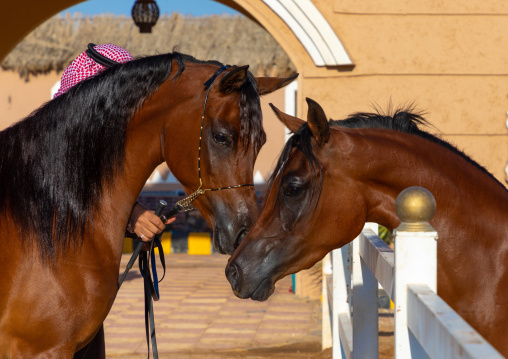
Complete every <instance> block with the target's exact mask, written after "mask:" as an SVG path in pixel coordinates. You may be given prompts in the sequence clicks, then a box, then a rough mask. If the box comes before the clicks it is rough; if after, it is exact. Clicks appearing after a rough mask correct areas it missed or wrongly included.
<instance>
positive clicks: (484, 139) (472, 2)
mask: <svg viewBox="0 0 508 359" xmlns="http://www.w3.org/2000/svg"><path fill="white" fill-rule="evenodd" d="M219 1H220V2H222V3H224V4H226V5H229V6H232V7H234V8H236V9H237V10H240V11H242V12H243V13H244V14H246V15H247V16H249V17H251V18H252V19H254V20H255V21H257V22H258V23H259V24H260V25H261V26H263V27H265V28H266V29H267V30H268V31H269V32H270V33H271V34H272V36H273V37H274V38H275V39H276V40H277V41H278V42H279V43H280V44H281V46H282V47H283V49H284V50H285V51H286V52H287V54H288V55H289V57H290V58H291V60H292V61H293V63H294V64H295V66H296V67H297V69H298V72H300V74H301V75H300V77H299V79H298V88H299V91H298V103H297V114H298V115H299V116H300V117H304V118H305V114H306V104H305V101H304V99H305V97H310V98H313V99H314V100H316V101H318V102H319V103H320V104H321V105H322V106H323V108H324V109H325V111H326V113H327V115H328V116H329V117H332V118H335V119H339V118H342V117H344V116H346V115H347V114H349V113H351V112H356V111H369V110H371V109H372V104H377V105H379V106H380V107H381V108H386V107H387V106H388V103H392V104H393V105H394V106H398V105H404V104H408V103H414V104H415V106H416V108H417V109H419V110H423V111H426V112H427V113H428V116H427V118H428V119H429V120H430V122H431V123H432V124H434V125H435V126H436V127H437V128H438V130H439V131H440V132H441V133H442V134H443V136H444V138H445V139H447V140H450V141H452V142H454V143H455V144H457V145H458V146H459V148H461V149H463V150H464V151H465V152H466V153H468V154H469V155H471V156H472V157H473V159H475V160H477V161H478V162H480V163H481V164H482V165H484V166H485V167H486V168H487V169H488V170H490V171H491V172H492V173H493V174H494V175H495V176H496V177H497V178H498V179H500V180H501V181H502V182H504V177H505V175H504V168H505V166H506V161H507V159H508V136H507V131H506V125H505V122H506V118H507V116H506V111H508V88H507V86H508V85H507V83H508V82H507V80H508V56H507V55H506V49H507V48H508V2H506V1H504V0H469V1H467V2H464V1H459V0H449V1H446V2H443V1H441V0H429V1H411V2H401V1H397V0H383V1H381V2H380V1H378V0H364V1H361V2H360V1H357V0H312V2H313V3H314V4H315V6H316V7H317V8H318V9H319V11H320V12H321V14H322V15H323V16H324V17H325V19H326V20H327V21H328V22H329V24H330V25H331V27H332V28H333V30H334V31H335V33H336V34H337V36H338V37H339V39H340V41H341V42H342V45H343V46H344V48H345V49H346V51H347V53H348V55H349V57H350V58H351V59H352V61H353V63H354V65H355V66H354V68H353V69H337V68H325V67H316V66H315V65H314V63H313V61H312V59H311V57H310V56H309V54H308V53H307V52H306V50H305V48H304V47H303V46H302V44H301V43H300V42H299V40H298V38H297V37H296V36H295V34H294V33H293V32H292V31H291V30H290V29H289V27H288V26H287V25H286V24H285V23H284V21H283V20H282V19H281V18H279V17H278V16H277V15H276V14H275V13H274V12H273V11H271V10H270V8H269V7H268V6H267V5H265V4H264V3H263V2H261V1H260V0H219ZM78 2H80V1H78V0H52V1H42V2H41V1H36V0H19V1H17V2H7V3H6V4H4V7H3V11H2V13H0V30H1V31H2V33H3V34H9V36H4V37H2V38H0V58H2V57H3V56H5V54H6V53H7V52H8V51H10V49H11V48H12V47H13V46H14V45H15V44H16V43H17V42H18V41H20V40H21V39H22V37H23V36H24V34H26V33H28V31H30V30H31V29H33V28H34V27H35V26H36V25H38V24H39V23H41V22H43V21H44V20H45V19H47V18H49V17H50V16H51V15H53V14H55V13H57V12H58V11H61V10H63V9H65V8H67V7H68V6H71V5H73V4H75V3H78ZM19 9H23V11H19ZM0 87H3V84H2V83H0ZM0 101H2V100H1V99H0Z"/></svg>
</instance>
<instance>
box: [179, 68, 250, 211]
mask: <svg viewBox="0 0 508 359" xmlns="http://www.w3.org/2000/svg"><path fill="white" fill-rule="evenodd" d="M230 67H231V66H230V65H224V66H222V67H221V68H220V69H218V70H217V71H216V72H215V73H214V74H213V76H212V77H210V79H208V81H206V82H205V83H204V84H203V85H204V86H205V88H206V95H205V102H204V104H203V114H202V115H201V129H200V131H199V150H198V176H199V187H198V189H197V190H196V191H194V192H193V193H191V194H190V195H188V196H187V197H185V198H184V199H181V200H180V201H178V202H176V204H175V207H176V208H178V210H179V211H180V212H187V211H190V210H192V209H194V207H193V206H192V202H194V200H195V199H196V198H198V197H199V196H201V195H202V194H205V192H207V191H211V192H213V191H222V190H224V189H230V188H240V187H254V184H252V183H248V184H238V185H234V186H228V187H219V188H202V187H203V182H202V180H201V139H202V137H203V127H204V123H205V110H206V103H207V101H208V94H209V92H210V89H211V88H212V84H213V82H214V81H215V79H216V78H217V77H218V76H219V75H220V74H221V73H222V72H223V71H224V70H226V69H229V68H230Z"/></svg>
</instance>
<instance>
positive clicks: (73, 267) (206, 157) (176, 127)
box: [0, 52, 296, 358]
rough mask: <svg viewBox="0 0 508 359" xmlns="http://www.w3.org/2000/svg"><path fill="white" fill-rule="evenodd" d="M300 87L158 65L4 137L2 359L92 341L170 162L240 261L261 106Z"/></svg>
mask: <svg viewBox="0 0 508 359" xmlns="http://www.w3.org/2000/svg"><path fill="white" fill-rule="evenodd" d="M295 77H296V76H293V77H290V78H257V79H256V78H254V77H253V76H252V74H251V73H250V72H249V71H248V66H243V67H237V66H232V67H227V66H223V64H221V63H219V62H216V61H206V62H205V61H198V60H196V59H194V58H193V57H191V56H188V55H183V54H179V53H176V52H175V53H170V54H164V55H157V56H150V57H145V58H140V59H137V60H133V61H130V62H127V63H125V64H117V65H113V66H112V67H110V68H108V69H106V70H105V71H104V72H102V73H101V74H99V75H97V76H94V77H92V78H90V79H87V80H84V81H82V82H81V83H79V84H78V85H76V86H74V87H73V88H71V89H70V90H69V91H68V92H67V93H65V94H63V95H60V96H59V97H57V98H55V99H54V100H52V101H50V102H48V103H46V104H45V105H43V106H42V107H41V108H39V109H38V110H36V111H35V112H33V113H32V114H31V115H30V116H28V117H27V118H26V119H24V120H23V121H21V122H19V123H17V124H15V125H13V126H12V127H10V128H7V129H6V130H4V131H2V132H0V214H1V216H0V234H1V236H2V240H1V241H0V253H1V264H2V267H3V270H2V276H1V277H0V288H1V290H0V357H2V358H71V357H73V355H74V353H75V352H76V351H78V350H79V349H81V348H83V347H84V346H85V345H86V344H87V343H88V342H89V341H90V340H91V339H92V338H93V337H94V336H95V334H96V333H97V331H98V330H99V328H100V327H101V324H102V322H103V321H104V319H105V318H106V315H107V314H108V312H109V310H110V308H111V306H112V304H113V301H114V299H115V295H116V293H117V290H118V274H119V269H120V268H119V266H120V259H121V254H122V245H123V238H124V234H125V228H126V225H127V220H128V218H129V215H130V211H131V210H132V208H133V206H134V203H135V201H136V199H137V196H138V194H139V193H140V191H141V189H142V188H143V185H144V184H145V182H146V180H147V179H148V177H149V176H150V174H151V173H152V171H153V170H154V169H155V168H156V167H157V166H158V165H159V164H160V163H162V162H164V161H165V162H166V163H167V164H168V166H169V168H170V169H171V171H172V172H173V174H174V175H175V177H176V178H177V179H178V180H179V181H180V182H181V183H182V185H183V187H184V188H185V191H186V192H187V193H193V192H195V191H196V190H198V189H199V191H200V193H202V194H201V195H199V196H198V197H197V198H196V199H195V201H194V203H193V204H194V205H195V207H196V208H197V209H199V210H200V211H201V213H202V214H203V215H204V217H205V218H206V220H207V221H208V223H209V224H210V225H211V227H212V228H213V230H214V235H213V241H214V244H215V246H216V248H217V250H218V251H219V252H221V253H232V252H233V250H234V248H235V245H237V243H238V242H239V241H240V240H241V238H242V237H243V236H244V235H245V233H246V232H247V231H248V229H249V228H250V227H251V225H252V224H253V223H254V221H255V219H256V218H257V216H258V209H257V204H256V194H255V191H254V187H253V186H252V185H251V184H252V183H253V166H254V161H255V159H256V156H257V154H258V152H259V150H260V148H261V146H262V145H263V143H264V141H265V133H264V131H263V128H262V123H261V109H260V102H259V96H260V95H263V94H267V93H270V92H272V91H274V90H276V89H278V88H280V87H283V86H285V85H286V84H287V83H289V82H290V81H292V80H293V79H294V78H295ZM209 79H212V80H211V81H207V80H209ZM205 83H206V86H203V84H205ZM198 156H199V158H198ZM226 188H227V189H226ZM232 188H235V189H232ZM217 189H224V190H218V191H213V192H212V190H217Z"/></svg>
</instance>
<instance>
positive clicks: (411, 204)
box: [395, 187, 436, 232]
mask: <svg viewBox="0 0 508 359" xmlns="http://www.w3.org/2000/svg"><path fill="white" fill-rule="evenodd" d="M395 213H397V216H398V217H399V219H400V220H401V221H402V223H401V224H400V226H399V227H398V228H397V230H399V231H405V232H425V231H433V230H434V229H433V228H432V227H431V226H430V224H429V221H430V220H431V219H432V217H433V216H434V213H436V200H435V199H434V196H433V195H432V193H430V192H429V191H428V190H426V189H425V188H423V187H409V188H406V189H405V190H403V191H402V192H400V194H399V196H398V197H397V200H396V201H395Z"/></svg>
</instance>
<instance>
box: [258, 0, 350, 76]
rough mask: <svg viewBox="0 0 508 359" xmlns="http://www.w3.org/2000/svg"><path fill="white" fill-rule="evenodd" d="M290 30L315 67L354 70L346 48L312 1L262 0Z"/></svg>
mask: <svg viewBox="0 0 508 359" xmlns="http://www.w3.org/2000/svg"><path fill="white" fill-rule="evenodd" d="M263 2H264V3H265V4H266V5H267V6H268V7H269V8H270V9H272V11H273V12H275V13H276V14H277V15H278V16H279V17H280V18H281V19H282V20H283V21H284V22H285V23H286V25H288V27H289V28H290V29H291V31H292V32H293V33H294V34H295V36H296V37H297V38H298V40H299V41H300V42H301V43H302V45H303V47H305V49H306V50H307V53H308V54H309V55H310V57H311V58H312V61H314V64H315V65H316V66H351V65H353V62H352V61H351V59H350V58H349V56H348V54H347V52H346V50H345V49H344V46H342V43H341V42H340V40H339V38H338V37H337V35H336V34H335V32H334V31H333V29H332V27H331V26H330V24H329V23H328V22H327V21H326V19H325V18H324V17H323V15H322V14H321V13H320V12H319V10H318V9H317V8H316V7H315V6H314V4H313V3H312V1H310V0H263Z"/></svg>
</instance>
